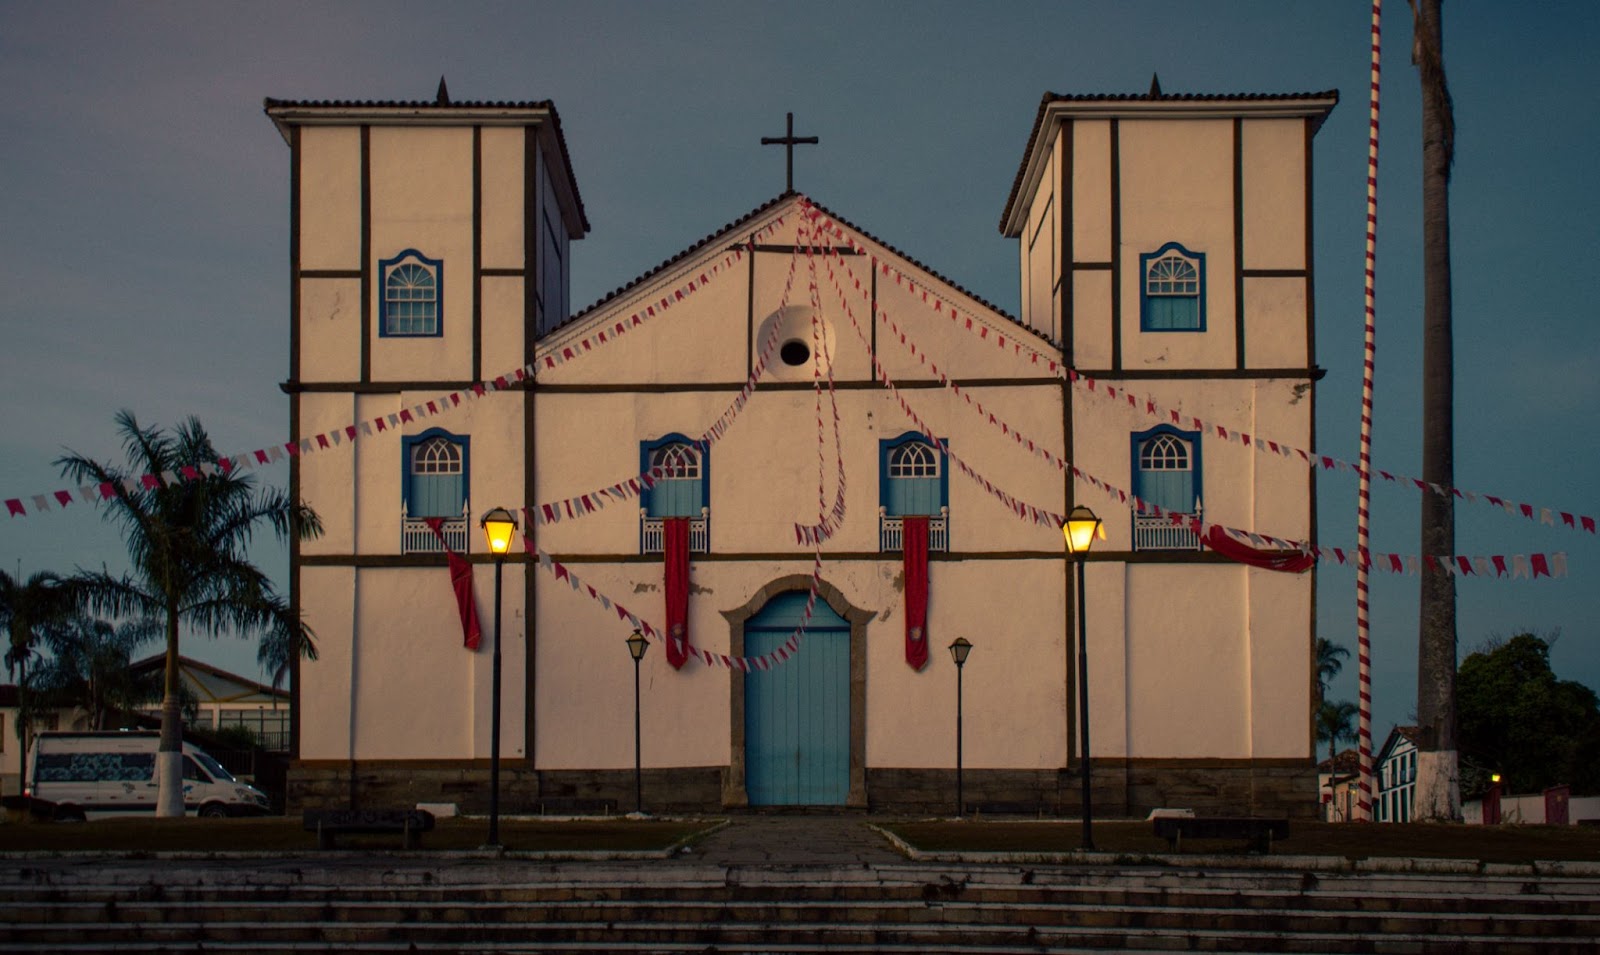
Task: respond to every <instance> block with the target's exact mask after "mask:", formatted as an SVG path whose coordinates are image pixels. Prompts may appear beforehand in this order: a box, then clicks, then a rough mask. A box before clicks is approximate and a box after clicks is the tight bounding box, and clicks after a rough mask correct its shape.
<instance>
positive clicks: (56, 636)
mask: <svg viewBox="0 0 1600 955" xmlns="http://www.w3.org/2000/svg"><path fill="white" fill-rule="evenodd" d="M160 635H161V628H160V626H159V624H157V623H155V622H154V621H148V620H135V621H130V622H125V623H122V624H120V625H115V626H114V625H112V624H111V623H109V622H107V621H105V620H99V619H96V618H94V617H90V616H87V615H82V614H80V615H76V616H74V617H71V618H70V619H68V620H66V621H64V622H60V623H55V624H52V625H50V626H47V627H46V628H45V631H44V644H45V647H46V648H47V649H48V650H49V651H50V657H49V659H48V660H46V661H45V662H44V664H43V665H42V666H40V667H39V669H38V671H37V675H36V677H35V679H34V681H33V684H34V689H35V690H37V692H38V698H39V700H40V701H41V705H48V706H52V707H74V706H75V707H77V708H79V709H81V710H83V712H84V713H85V714H86V716H87V717H88V723H89V729H92V730H109V729H116V728H117V727H116V726H115V725H113V719H114V717H115V716H116V715H117V714H119V713H124V712H130V711H133V710H137V709H139V708H141V707H143V706H145V705H146V704H149V703H154V702H156V701H157V700H159V699H161V674H159V673H152V672H145V673H135V672H134V671H133V670H132V669H131V668H130V666H129V665H130V664H131V663H132V662H133V654H134V651H136V650H138V649H139V647H141V646H143V645H144V644H146V643H149V642H150V641H152V640H155V639H156V638H157V637H159V636H160Z"/></svg>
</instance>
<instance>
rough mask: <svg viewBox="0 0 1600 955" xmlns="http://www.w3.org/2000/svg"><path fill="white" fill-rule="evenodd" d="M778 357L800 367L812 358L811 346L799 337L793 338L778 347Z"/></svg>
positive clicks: (787, 363) (786, 362) (785, 362)
mask: <svg viewBox="0 0 1600 955" xmlns="http://www.w3.org/2000/svg"><path fill="white" fill-rule="evenodd" d="M778 357H779V358H782V359H783V363H784V364H785V365H792V366H795V367H798V366H800V365H804V364H805V363H806V362H808V361H810V360H811V346H809V345H807V344H806V343H805V342H803V341H801V340H800V339H798V338H791V339H789V340H788V341H786V342H784V343H783V347H782V348H780V349H778Z"/></svg>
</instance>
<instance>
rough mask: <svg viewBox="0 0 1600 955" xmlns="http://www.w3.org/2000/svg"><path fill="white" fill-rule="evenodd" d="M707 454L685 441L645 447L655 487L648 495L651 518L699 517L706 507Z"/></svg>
mask: <svg viewBox="0 0 1600 955" xmlns="http://www.w3.org/2000/svg"><path fill="white" fill-rule="evenodd" d="M705 464H706V462H705V455H703V454H702V453H701V451H700V449H699V448H697V447H695V446H694V445H693V444H690V443H689V442H688V441H683V440H670V439H669V440H667V441H665V443H662V444H658V445H656V446H655V447H649V446H647V447H646V449H645V471H646V473H647V474H649V475H650V479H651V481H653V482H654V484H655V486H654V487H652V488H651V489H650V490H649V491H648V492H647V493H646V495H645V497H646V501H645V509H646V511H648V513H649V516H651V517H699V516H700V509H701V508H702V507H705V506H706V504H707V501H706V494H705V491H706V487H705V477H706V475H705V472H706V467H705Z"/></svg>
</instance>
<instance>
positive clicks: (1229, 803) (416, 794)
mask: <svg viewBox="0 0 1600 955" xmlns="http://www.w3.org/2000/svg"><path fill="white" fill-rule="evenodd" d="M726 773H727V767H725V766H693V767H685V768H675V769H647V770H645V771H644V772H643V774H642V776H641V782H642V790H643V806H644V810H645V811H646V812H651V813H666V812H719V811H722V810H723V809H724V808H725V806H724V803H723V777H724V776H725V774H726ZM1092 783H1093V790H1092V792H1091V794H1090V795H1091V798H1092V799H1093V801H1094V813H1095V815H1096V816H1097V817H1103V818H1113V817H1124V818H1127V817H1132V818H1143V817H1144V816H1145V815H1147V814H1148V813H1149V812H1150V810H1152V809H1157V808H1163V807H1166V808H1182V809H1194V810H1196V811H1197V812H1200V813H1204V814H1212V815H1236V816H1287V817H1290V818H1306V819H1309V818H1314V817H1315V816H1316V813H1317V808H1318V807H1317V788H1316V784H1317V776H1316V769H1315V767H1314V766H1313V765H1312V764H1311V762H1310V760H1306V761H1304V762H1303V763H1302V762H1300V761H1281V760H1274V761H1268V760H1258V761H1250V760H1131V761H1122V760H1118V761H1114V762H1106V763H1099V762H1097V763H1095V766H1094V775H1093V779H1092ZM866 788H867V808H868V809H869V810H870V811H872V812H881V813H897V814H912V815H951V814H953V813H954V812H955V811H956V774H955V770H953V769H894V768H872V767H868V768H867V771H866ZM962 796H963V799H964V801H965V802H966V805H967V810H968V811H969V812H978V813H982V814H1023V815H1044V816H1076V815H1078V814H1079V813H1080V812H1081V809H1082V781H1081V779H1080V777H1079V776H1078V773H1077V770H1076V768H1073V769H1070V770H1061V769H969V770H965V771H964V772H963V773H962ZM287 802H288V811H289V813H290V814H295V813H299V812H301V811H302V810H305V809H329V808H346V807H354V808H364V809H373V808H392V807H399V806H411V805H415V804H417V803H419V802H447V803H455V804H456V805H457V806H459V807H460V808H461V811H463V812H468V813H483V812H487V811H488V808H489V765H488V763H487V762H485V761H482V760H476V761H459V762H458V761H416V762H413V761H385V762H361V763H357V764H355V766H354V777H353V780H352V766H351V764H349V763H336V762H317V763H309V762H299V763H296V764H294V765H293V766H292V767H291V768H290V770H289V781H288V796H287ZM633 808H634V776H633V771H632V770H617V769H605V770H533V769H528V768H526V767H520V766H510V765H506V764H502V765H501V767H500V811H501V812H502V813H505V814H507V815H521V814H538V813H550V814H561V813H567V812H573V811H584V812H593V811H611V812H631V811H632V810H633Z"/></svg>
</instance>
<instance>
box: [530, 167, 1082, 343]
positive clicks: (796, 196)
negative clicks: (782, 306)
mask: <svg viewBox="0 0 1600 955" xmlns="http://www.w3.org/2000/svg"><path fill="white" fill-rule="evenodd" d="M801 200H805V201H809V202H810V203H811V204H812V205H813V206H815V207H816V208H817V209H818V210H819V211H821V212H822V213H823V214H824V215H826V216H827V217H828V218H830V219H832V220H834V221H835V222H837V223H839V224H840V225H842V226H845V227H847V228H849V229H851V230H852V231H854V232H856V233H858V234H860V235H861V236H862V237H863V238H865V239H867V240H869V241H871V242H873V243H875V244H877V245H880V246H882V247H883V248H884V250H885V251H887V252H889V253H890V254H892V255H895V256H898V257H899V258H902V259H904V260H905V261H906V262H907V263H908V264H910V265H912V266H914V267H915V268H917V269H919V270H921V271H923V272H926V273H927V274H928V275H930V276H932V277H933V278H935V279H937V280H939V281H940V282H941V283H943V284H945V285H948V286H949V287H950V288H952V289H954V290H955V291H957V292H959V293H961V294H962V295H964V296H966V297H967V298H969V299H971V300H972V301H974V302H976V303H978V304H979V305H982V306H983V307H984V308H986V309H988V310H989V311H991V312H993V313H994V314H995V315H996V316H998V317H1000V318H1003V319H1005V320H1006V321H1008V322H1010V323H1011V324H1012V325H1015V326H1016V327H1017V328H1018V329H1020V330H1021V331H1024V332H1027V333H1028V334H1030V335H1032V336H1034V337H1035V338H1037V339H1039V341H1040V342H1042V343H1044V344H1045V345H1046V346H1048V347H1050V348H1052V349H1053V348H1055V347H1056V345H1055V343H1054V342H1051V341H1050V340H1049V339H1047V338H1045V337H1044V336H1043V335H1040V334H1039V333H1038V332H1037V331H1035V330H1034V329H1032V328H1029V327H1028V326H1027V325H1025V324H1023V323H1022V321H1021V320H1020V319H1018V318H1017V317H1016V316H1015V315H1012V314H1011V313H1010V312H1007V311H1006V310H1005V309H1003V308H1001V307H1000V306H998V305H996V304H994V303H993V302H991V301H989V300H988V299H986V298H984V297H983V296H981V295H978V294H977V293H975V292H973V291H972V290H970V289H968V288H967V287H966V286H964V285H962V284H961V283H959V282H957V281H955V280H953V279H951V278H949V277H948V276H946V275H944V274H942V273H941V272H939V271H938V270H936V269H933V268H931V267H929V266H928V265H927V264H926V263H924V262H922V261H921V260H919V259H917V258H915V257H913V256H911V255H907V254H906V253H905V252H903V251H901V250H900V249H899V248H897V247H896V246H894V245H892V244H890V243H888V242H885V241H884V240H883V239H880V238H878V237H877V236H876V235H874V234H872V233H871V232H868V231H867V230H866V229H863V228H861V227H860V226H858V225H856V224H855V223H854V222H851V221H850V220H849V219H846V218H845V217H844V216H841V215H839V214H838V213H836V212H834V211H833V210H832V209H829V208H828V207H827V206H824V205H823V204H822V203H820V202H818V201H816V200H815V199H812V198H810V197H809V196H806V195H804V194H803V193H800V192H783V193H780V194H778V195H777V196H775V197H773V198H772V199H769V200H768V201H766V202H764V203H762V204H761V205H759V206H757V207H756V208H754V209H752V210H751V211H750V212H747V213H745V214H744V215H743V216H740V217H739V218H738V219H735V220H734V221H732V222H729V223H727V224H726V225H724V226H722V228H720V229H717V230H716V231H714V232H712V233H710V234H709V235H707V236H705V237H704V238H702V239H700V240H699V241H698V242H695V243H694V244H693V245H690V246H689V247H688V248H685V249H684V250H683V251H681V252H679V253H677V254H676V255H674V256H672V257H671V258H669V259H666V260H665V261H663V262H662V263H661V264H660V265H657V266H656V267H654V268H652V269H650V270H649V271H648V272H645V273H644V274H642V275H640V276H639V277H637V278H635V279H633V280H632V281H630V282H628V283H627V284H626V285H621V286H618V287H617V288H615V289H613V290H611V291H610V292H607V293H606V294H605V295H604V296H602V297H601V298H600V299H599V300H598V301H596V302H595V303H594V304H592V305H589V306H588V307H586V308H584V309H583V310H582V311H579V312H576V313H574V314H573V315H571V316H570V317H569V318H568V319H567V320H566V321H564V322H562V323H561V324H560V325H557V326H555V327H554V328H551V329H550V330H549V331H547V332H546V333H545V334H546V336H548V335H550V334H553V333H555V332H556V331H558V330H560V329H563V328H566V327H568V326H570V325H572V324H573V323H575V322H580V321H583V320H584V319H587V318H589V317H590V316H591V315H593V314H594V313H595V312H597V311H599V310H601V309H602V308H604V307H605V306H607V305H608V304H610V303H612V302H614V301H615V300H616V299H618V298H620V297H622V296H624V295H626V294H628V293H629V292H632V291H634V290H635V289H638V288H639V287H640V286H643V285H645V284H647V283H649V282H650V281H651V280H652V279H655V278H656V277H658V276H660V275H661V274H662V273H664V272H667V271H669V270H670V269H672V268H673V267H674V266H676V265H679V264H681V263H683V262H684V261H685V260H687V259H690V258H693V257H694V256H696V255H699V254H702V253H704V252H706V251H708V250H710V249H713V248H716V249H719V250H720V249H721V248H724V247H726V246H728V245H730V244H742V240H740V239H739V238H738V233H740V232H742V231H744V230H745V229H747V228H748V227H749V226H750V225H751V224H752V223H755V222H756V221H758V220H760V219H762V218H764V217H766V216H769V215H771V214H772V213H773V212H775V211H777V210H778V209H779V208H780V207H782V206H784V205H786V204H790V203H795V202H798V201H801Z"/></svg>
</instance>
